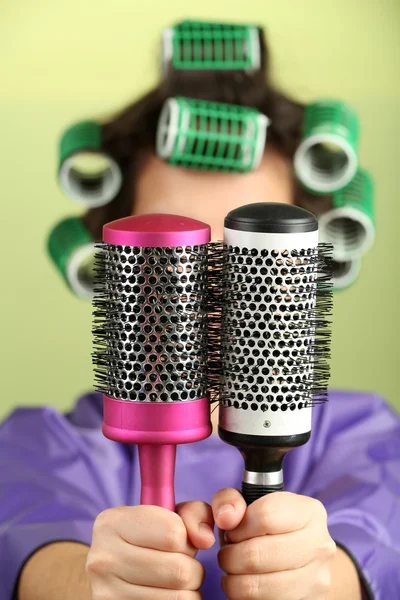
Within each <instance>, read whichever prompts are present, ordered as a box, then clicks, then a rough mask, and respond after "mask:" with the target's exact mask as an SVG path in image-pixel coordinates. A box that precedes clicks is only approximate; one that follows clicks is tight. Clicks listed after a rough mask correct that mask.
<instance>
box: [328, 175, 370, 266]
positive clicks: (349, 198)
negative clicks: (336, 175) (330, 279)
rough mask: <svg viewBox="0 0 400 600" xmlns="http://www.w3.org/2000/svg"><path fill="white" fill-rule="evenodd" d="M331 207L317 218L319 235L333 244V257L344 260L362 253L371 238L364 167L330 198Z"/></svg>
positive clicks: (366, 176)
mask: <svg viewBox="0 0 400 600" xmlns="http://www.w3.org/2000/svg"><path fill="white" fill-rule="evenodd" d="M332 204H333V208H332V210H329V211H328V212H326V213H324V214H323V215H321V217H320V218H319V229H320V235H321V239H323V241H325V242H329V243H331V244H333V257H334V259H335V260H341V261H348V260H351V259H354V258H357V257H358V256H362V255H363V254H365V253H366V252H367V251H368V250H369V249H370V248H371V246H372V245H373V243H374V239H375V218H374V187H373V182H372V179H371V177H370V175H369V174H368V172H367V171H365V170H363V169H359V170H358V171H357V173H356V175H355V177H354V179H353V180H352V181H351V182H350V183H349V185H348V186H346V188H345V189H343V190H341V191H340V192H336V193H335V194H334V195H333V198H332Z"/></svg>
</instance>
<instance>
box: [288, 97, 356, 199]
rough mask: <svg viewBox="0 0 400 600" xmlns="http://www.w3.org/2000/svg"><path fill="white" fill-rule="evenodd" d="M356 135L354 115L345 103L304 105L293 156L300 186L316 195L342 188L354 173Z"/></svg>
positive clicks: (329, 101) (324, 102)
mask: <svg viewBox="0 0 400 600" xmlns="http://www.w3.org/2000/svg"><path fill="white" fill-rule="evenodd" d="M358 133H359V125H358V119H357V115H356V114H355V112H354V111H353V109H352V108H350V107H349V106H348V105H347V104H344V103H343V102H339V101H335V100H323V101H320V102H315V103H314V104H310V105H309V106H307V107H306V110H305V118H304V130H303V140H302V142H301V144H300V145H299V147H298V149H297V151H296V154H295V157H294V169H295V173H296V176H297V178H298V180H299V181H300V183H301V184H302V185H303V187H305V188H306V189H307V190H308V191H310V192H312V193H314V194H317V195H318V194H331V193H332V192H336V191H339V190H341V189H343V188H344V187H345V186H346V185H347V184H348V183H349V182H350V181H351V180H352V179H353V177H354V175H355V173H356V171H357V165H358V157H357V145H358Z"/></svg>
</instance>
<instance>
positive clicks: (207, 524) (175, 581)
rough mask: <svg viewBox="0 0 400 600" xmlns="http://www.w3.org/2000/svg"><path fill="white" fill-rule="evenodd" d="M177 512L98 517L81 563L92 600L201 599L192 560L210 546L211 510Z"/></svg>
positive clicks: (198, 571) (196, 505) (111, 512)
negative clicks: (84, 562) (89, 544)
mask: <svg viewBox="0 0 400 600" xmlns="http://www.w3.org/2000/svg"><path fill="white" fill-rule="evenodd" d="M177 511H178V513H179V514H175V513H173V512H171V511H169V510H166V509H164V508H159V507H157V506H134V507H127V506H126V507H119V508H111V509H108V510H106V511H104V512H103V513H101V514H100V515H99V516H98V518H97V519H96V522H95V524H94V528H93V540H92V545H91V548H90V550H89V554H88V558H87V562H86V573H87V576H88V578H89V581H90V587H91V593H92V600H100V599H101V600H106V599H110V600H111V599H113V600H114V599H117V598H118V600H128V599H129V600H134V599H135V598H137V599H140V600H172V599H175V598H178V597H179V600H199V599H200V598H201V595H200V593H199V592H198V591H197V590H198V589H199V588H200V586H201V584H202V582H203V578H204V572H203V567H202V565H201V564H200V562H198V561H197V560H195V556H196V553H197V549H202V550H206V549H208V548H210V547H211V546H212V545H213V543H214V542H215V538H214V535H213V532H212V527H213V525H214V524H213V520H212V513H211V508H210V507H209V506H207V505H205V504H203V503H201V502H191V503H185V504H182V505H179V506H178V507H177Z"/></svg>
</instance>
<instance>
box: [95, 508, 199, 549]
mask: <svg viewBox="0 0 400 600" xmlns="http://www.w3.org/2000/svg"><path fill="white" fill-rule="evenodd" d="M143 509H146V510H143ZM116 537H117V538H118V537H119V538H122V539H123V540H124V541H126V542H127V543H128V544H132V545H134V546H140V547H142V548H152V549H155V550H162V551H164V552H176V553H182V554H187V555H188V556H196V553H197V549H196V548H194V546H193V544H191V542H190V540H189V538H188V534H187V531H186V527H185V525H184V523H183V521H182V519H181V518H180V516H179V515H177V514H175V513H174V512H172V511H170V510H167V509H166V508H161V507H159V506H145V507H144V506H120V507H118V508H112V509H108V510H105V511H104V512H103V513H101V514H100V515H99V516H98V517H97V519H96V522H95V524H94V527H93V543H96V541H97V540H99V545H100V544H101V545H102V546H104V544H105V543H109V545H113V544H115V541H112V540H115V538H116Z"/></svg>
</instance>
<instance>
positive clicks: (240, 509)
mask: <svg viewBox="0 0 400 600" xmlns="http://www.w3.org/2000/svg"><path fill="white" fill-rule="evenodd" d="M212 510H213V516H214V520H215V523H216V525H217V526H218V527H219V529H220V530H222V532H227V533H226V534H225V542H223V544H224V545H223V546H222V548H221V550H220V551H219V555H218V562H219V564H220V567H221V569H222V570H223V571H224V572H225V573H226V575H224V576H223V580H222V588H223V590H224V592H225V594H226V596H227V597H228V598H229V600H258V599H259V600H327V599H328V598H329V597H330V590H331V569H332V564H333V559H334V556H335V553H336V545H335V542H334V541H333V540H332V538H331V537H330V535H329V532H328V527H327V514H326V510H325V508H324V506H323V505H322V504H321V502H319V501H318V500H314V499H313V498H309V497H307V496H300V495H297V494H292V493H289V492H276V493H273V494H269V495H267V496H264V497H263V498H260V499H258V500H256V501H255V502H253V504H250V506H248V507H246V503H245V501H244V499H243V497H242V496H241V494H240V493H239V492H238V491H237V490H235V489H231V488H229V489H224V490H221V491H220V492H218V493H217V494H215V496H214V498H213V502H212Z"/></svg>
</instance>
